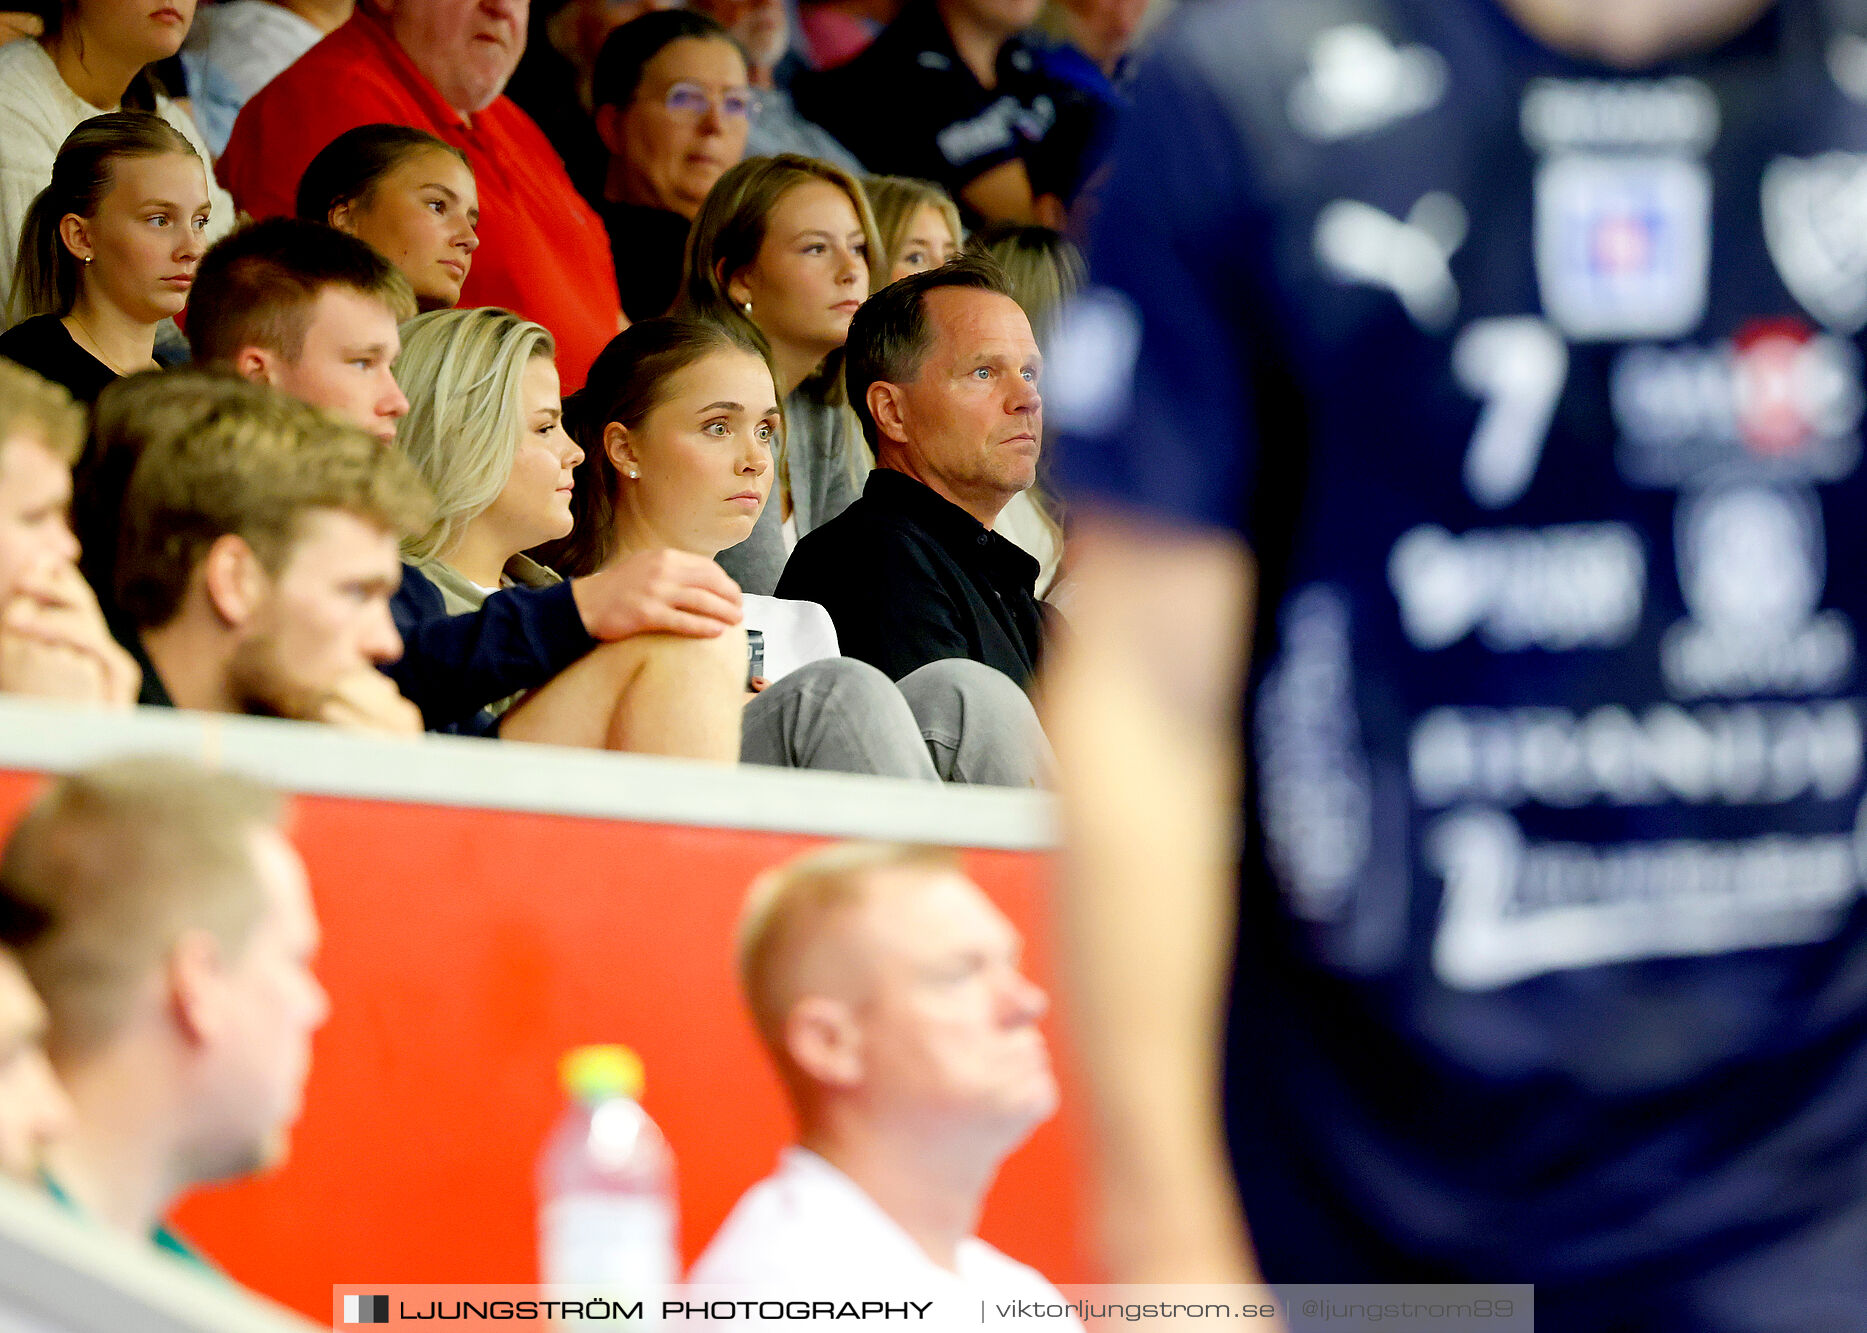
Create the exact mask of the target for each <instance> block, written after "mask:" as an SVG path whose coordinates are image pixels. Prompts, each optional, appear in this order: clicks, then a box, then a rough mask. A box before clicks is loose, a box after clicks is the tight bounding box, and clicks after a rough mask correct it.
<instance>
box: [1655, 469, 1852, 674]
mask: <svg viewBox="0 0 1867 1333" xmlns="http://www.w3.org/2000/svg"><path fill="white" fill-rule="evenodd" d="M1675 527H1676V529H1677V537H1676V544H1677V564H1678V569H1679V587H1680V590H1681V591H1682V592H1683V593H1684V594H1685V602H1686V607H1687V609H1688V610H1689V611H1690V612H1691V618H1690V619H1688V620H1682V621H1680V622H1679V623H1678V624H1677V625H1674V626H1673V627H1672V628H1671V629H1669V630H1668V631H1667V632H1666V635H1665V637H1664V638H1663V639H1662V640H1661V641H1660V666H1661V669H1662V671H1663V672H1664V674H1665V677H1666V684H1667V686H1668V688H1669V689H1671V690H1672V692H1673V693H1674V694H1676V695H1678V696H1680V697H1682V698H1688V699H1690V698H1697V697H1700V696H1704V695H1714V694H1715V695H1727V696H1741V695H1747V694H1816V693H1822V692H1825V691H1828V690H1832V689H1833V688H1834V687H1835V686H1837V685H1838V684H1840V683H1841V682H1842V681H1843V680H1844V679H1846V677H1847V676H1848V674H1849V673H1850V672H1851V671H1852V670H1853V667H1854V627H1853V625H1852V623H1851V622H1850V621H1849V620H1848V618H1847V617H1846V616H1844V615H1843V614H1842V613H1841V612H1839V611H1833V610H1829V611H1818V607H1819V605H1820V602H1821V598H1822V588H1823V585H1824V583H1825V582H1826V577H1827V557H1826V555H1825V553H1824V550H1823V545H1824V543H1823V534H1822V519H1821V510H1820V507H1819V505H1818V504H1817V502H1816V500H1815V497H1814V496H1813V495H1810V494H1807V493H1806V492H1785V491H1780V490H1774V489H1770V488H1766V487H1757V486H1739V487H1731V488H1726V489H1717V490H1712V491H1707V492H1704V493H1700V494H1697V495H1693V496H1689V497H1687V498H1685V499H1682V500H1681V501H1680V503H1679V511H1678V516H1677V519H1676V521H1675Z"/></svg>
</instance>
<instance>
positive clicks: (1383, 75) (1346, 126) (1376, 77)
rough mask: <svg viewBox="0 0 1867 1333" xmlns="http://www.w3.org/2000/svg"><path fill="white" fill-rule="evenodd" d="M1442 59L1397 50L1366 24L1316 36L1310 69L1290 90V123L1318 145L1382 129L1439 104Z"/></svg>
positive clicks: (1427, 50) (1424, 51) (1424, 49)
mask: <svg viewBox="0 0 1867 1333" xmlns="http://www.w3.org/2000/svg"><path fill="white" fill-rule="evenodd" d="M1445 91H1446V61H1445V57H1444V56H1442V55H1440V54H1439V52H1437V51H1435V50H1433V49H1432V48H1431V47H1430V46H1419V45H1411V46H1403V47H1397V46H1395V45H1394V44H1393V43H1392V42H1391V41H1389V40H1388V38H1387V36H1386V34H1384V33H1382V32H1381V31H1380V30H1379V29H1377V28H1372V27H1369V26H1368V25H1367V24H1365V23H1346V24H1343V25H1341V26H1340V27H1335V28H1329V29H1326V30H1325V31H1323V32H1321V33H1319V34H1317V37H1316V40H1315V41H1314V42H1312V43H1311V44H1310V50H1309V69H1308V70H1307V71H1306V72H1305V73H1304V75H1303V77H1302V78H1300V79H1298V80H1297V82H1296V84H1295V86H1294V87H1292V88H1291V90H1290V103H1289V111H1290V123H1291V124H1292V125H1294V126H1296V128H1297V130H1298V131H1299V132H1300V133H1302V134H1305V135H1307V136H1309V137H1310V138H1311V139H1314V140H1316V141H1317V142H1319V143H1334V142H1336V141H1337V140H1340V139H1352V138H1356V137H1357V136H1360V135H1365V134H1373V133H1376V132H1377V131H1380V130H1384V129H1386V128H1387V127H1388V126H1389V125H1392V124H1394V123H1395V122H1396V121H1400V120H1405V119H1407V118H1408V117H1410V116H1416V115H1418V114H1420V113H1421V112H1422V111H1427V110H1430V109H1431V108H1433V107H1435V106H1437V105H1438V104H1439V100H1440V98H1442V97H1443V96H1444V95H1445Z"/></svg>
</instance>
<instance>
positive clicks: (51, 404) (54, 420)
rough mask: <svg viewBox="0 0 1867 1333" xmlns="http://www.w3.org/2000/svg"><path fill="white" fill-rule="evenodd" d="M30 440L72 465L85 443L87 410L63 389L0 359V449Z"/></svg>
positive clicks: (23, 368) (21, 367) (3, 358)
mask: <svg viewBox="0 0 1867 1333" xmlns="http://www.w3.org/2000/svg"><path fill="white" fill-rule="evenodd" d="M14 440H31V441H32V442H33V443H35V444H38V445H42V446H43V447H44V448H45V450H46V452H48V453H50V454H51V455H52V456H53V457H54V458H57V459H59V460H60V461H62V462H64V463H66V464H70V463H74V462H76V461H77V459H78V449H79V446H81V445H82V444H83V443H84V409H83V408H81V407H79V406H78V405H77V404H75V403H73V402H72V401H71V395H70V394H69V393H67V392H65V389H64V386H62V385H58V384H54V383H52V382H51V381H50V380H48V379H45V378H43V377H42V376H39V375H35V374H34V373H33V372H32V371H30V370H27V369H26V368H25V367H24V366H21V365H16V364H14V363H13V362H11V361H8V360H7V359H6V358H5V357H0V448H4V447H5V446H6V445H8V444H10V443H11V442H13V441H14Z"/></svg>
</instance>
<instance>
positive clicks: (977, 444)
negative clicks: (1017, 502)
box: [778, 256, 1044, 685]
mask: <svg viewBox="0 0 1867 1333" xmlns="http://www.w3.org/2000/svg"><path fill="white" fill-rule="evenodd" d="M846 355H847V362H846V365H847V371H846V373H847V375H848V378H849V400H850V402H851V404H852V405H853V406H854V407H855V409H856V415H857V416H858V417H859V418H860V419H861V421H862V429H863V433H864V434H865V435H867V437H868V440H869V447H870V448H872V449H873V450H874V451H875V462H876V469H875V471H874V472H873V473H871V474H870V476H869V481H868V485H867V486H866V487H865V488H864V490H863V492H862V498H861V499H859V500H857V501H856V502H855V503H854V504H852V505H851V506H850V507H849V508H848V509H846V510H844V511H843V513H842V514H840V515H839V516H838V517H836V518H834V519H832V520H831V521H830V522H828V523H826V524H824V525H823V526H822V527H820V528H818V529H817V530H816V531H814V532H812V533H810V534H809V535H808V536H806V537H805V538H804V539H803V540H802V541H801V542H799V543H798V545H797V549H796V551H794V552H792V555H791V559H790V562H789V563H788V564H786V566H785V570H784V577H783V578H782V579H780V580H779V582H778V596H780V597H787V598H794V599H796V600H799V601H807V602H817V603H819V604H821V605H822V606H824V607H825V608H827V609H828V610H829V612H830V618H831V619H832V620H834V621H835V622H836V634H837V638H838V640H839V641H840V643H841V646H842V650H843V652H844V653H845V654H846V655H848V656H850V657H856V658H860V659H862V660H863V661H865V662H872V663H874V664H875V665H876V666H878V667H880V668H881V669H882V670H883V671H885V672H887V673H888V674H889V675H890V676H892V677H893V678H895V679H896V680H899V679H900V678H901V677H903V676H905V675H907V674H908V673H909V672H910V671H913V670H915V669H916V668H918V667H922V666H925V665H926V664H927V663H929V662H937V661H940V660H942V659H944V658H950V657H961V658H970V659H972V660H973V661H975V662H983V663H985V665H987V666H990V667H996V668H997V669H998V670H1000V671H1002V672H1004V673H1005V674H1006V675H1008V676H1010V677H1011V678H1012V679H1013V680H1015V681H1017V682H1018V683H1019V684H1021V685H1028V684H1029V683H1030V679H1031V676H1032V674H1033V672H1034V671H1035V670H1036V666H1037V658H1038V647H1039V644H1040V642H1041V640H1042V637H1043V609H1042V604H1041V603H1040V602H1039V601H1038V600H1037V596H1036V592H1035V586H1036V583H1037V561H1035V560H1033V559H1032V558H1031V557H1030V556H1028V555H1026V554H1025V553H1024V552H1023V551H1021V550H1020V549H1018V547H1016V546H1014V545H1013V544H1012V543H1011V542H1010V541H1008V540H1006V539H1005V538H1003V537H1001V536H999V535H998V534H997V533H995V532H993V531H992V525H993V523H995V522H996V521H997V519H998V515H999V511H1000V510H1002V509H1003V508H1004V507H1005V505H1006V504H1007V503H1009V502H1010V500H1011V497H1012V496H1014V495H1016V494H1017V493H1018V492H1019V491H1022V490H1027V489H1029V488H1030V486H1031V484H1032V483H1033V482H1034V481H1035V480H1036V479H1037V453H1038V444H1039V441H1040V440H1041V439H1042V438H1043V433H1044V415H1043V399H1042V398H1040V397H1039V396H1038V393H1037V377H1038V370H1039V367H1040V365H1041V358H1040V357H1039V355H1038V351H1037V343H1036V341H1035V340H1034V339H1033V338H1032V337H1031V326H1030V323H1029V321H1027V320H1026V319H1025V317H1024V312H1023V311H1022V310H1021V309H1019V307H1018V303H1017V302H1016V301H1014V300H1012V299H1011V297H1010V296H1009V295H1008V294H1007V291H1006V286H1005V279H1004V275H1003V274H1002V273H1001V272H1000V271H999V270H998V267H997V266H996V265H995V264H993V263H992V262H991V261H990V260H988V259H980V258H975V257H971V256H968V257H965V258H962V259H957V260H955V261H953V262H952V263H950V264H947V265H946V266H945V267H943V268H938V269H933V270H930V271H928V272H925V273H917V274H914V275H913V276H911V277H908V278H904V279H902V280H901V281H900V282H897V283H894V284H893V285H891V286H889V287H886V288H883V289H882V291H880V292H878V293H877V294H876V295H874V296H872V297H870V298H869V300H868V301H867V302H866V303H865V304H864V305H863V307H862V308H861V309H860V310H858V311H857V312H856V317H855V320H854V322H853V323H851V325H850V329H849V342H848V344H847V353H846Z"/></svg>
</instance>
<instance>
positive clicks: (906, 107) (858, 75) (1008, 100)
mask: <svg viewBox="0 0 1867 1333" xmlns="http://www.w3.org/2000/svg"><path fill="white" fill-rule="evenodd" d="M1048 49H1049V41H1048V39H1047V38H1045V37H1043V36H1042V35H1041V34H1039V33H1035V32H1026V33H1021V34H1019V35H1018V36H1015V37H1013V38H1011V39H1010V40H1008V41H1007V42H1006V43H1005V44H1004V46H1002V47H1000V48H999V52H998V68H997V86H996V87H995V88H992V89H989V90H988V89H987V88H985V87H984V86H983V85H982V84H981V83H980V82H979V80H978V78H977V76H975V75H974V74H973V72H972V70H971V69H969V68H968V67H967V65H966V63H965V62H964V61H963V60H961V59H960V58H959V53H958V52H957V51H956V50H954V47H953V39H952V37H951V36H950V35H949V34H948V33H947V30H946V24H945V23H943V22H942V21H941V19H940V14H939V11H938V10H937V9H935V8H934V4H933V0H914V2H913V3H911V4H909V5H908V7H907V8H905V9H904V10H902V11H901V16H900V17H899V18H897V19H896V20H895V21H894V22H893V23H891V24H889V26H888V27H887V28H886V29H885V30H884V31H883V32H882V34H881V35H880V36H879V37H877V38H876V39H875V40H874V42H872V43H870V45H869V47H868V48H867V49H866V50H864V51H863V52H862V54H861V55H859V56H857V57H856V58H855V59H854V60H852V61H850V62H849V63H848V64H846V65H842V66H839V67H837V68H836V69H832V70H826V71H824V72H822V73H819V74H800V75H799V76H798V77H797V81H796V83H795V84H794V86H793V87H792V90H791V96H792V100H793V102H794V103H795V104H796V107H797V110H798V113H799V114H800V115H802V116H803V117H804V118H805V119H806V120H812V121H815V122H816V123H817V124H819V125H821V126H823V128H824V129H826V130H828V131H829V132H830V133H831V134H833V135H835V136H836V137H837V138H838V139H839V140H841V141H842V143H843V144H844V145H845V146H846V147H847V148H848V149H849V151H850V152H852V153H854V154H855V155H856V156H857V157H859V158H861V159H862V161H863V162H865V163H867V164H868V166H869V167H870V168H871V169H872V170H874V171H877V172H881V173H885V174H892V175H899V176H917V177H920V178H922V179H924V180H931V181H938V182H939V183H940V184H941V185H944V186H945V187H946V188H947V189H948V190H949V191H950V192H951V193H952V194H954V195H955V196H957V195H958V194H959V191H960V189H961V188H962V187H964V186H965V185H967V184H968V183H969V182H971V181H973V180H975V179H977V178H978V177H979V176H982V175H984V174H985V173H986V172H987V171H990V170H991V169H992V168H993V167H996V166H999V165H1000V164H1002V163H1005V162H1009V161H1012V160H1013V159H1014V158H1015V159H1022V160H1023V162H1024V166H1025V170H1026V171H1027V172H1029V174H1030V177H1031V188H1032V189H1033V191H1035V192H1036V193H1038V194H1054V195H1057V196H1059V197H1060V198H1062V199H1064V200H1066V201H1067V200H1068V199H1070V198H1071V197H1072V196H1074V194H1075V193H1076V191H1077V189H1078V187H1079V186H1080V185H1081V184H1082V182H1083V180H1084V178H1085V177H1086V176H1087V175H1088V174H1089V171H1090V169H1091V168H1092V167H1093V165H1094V164H1093V163H1092V162H1091V161H1089V158H1090V156H1091V150H1092V147H1094V146H1096V145H1098V144H1100V143H1101V142H1102V141H1103V140H1104V139H1105V137H1106V136H1105V134H1104V133H1103V129H1104V122H1105V120H1106V118H1107V116H1108V114H1109V112H1108V108H1107V107H1105V106H1103V105H1101V104H1100V103H1099V102H1098V101H1097V99H1096V98H1094V97H1092V96H1090V95H1089V94H1088V93H1086V92H1085V91H1084V90H1082V89H1081V88H1079V87H1077V86H1075V85H1074V84H1072V83H1070V82H1068V81H1066V80H1063V79H1059V78H1057V77H1055V76H1054V75H1052V74H1051V73H1050V72H1049V71H1048V70H1047V69H1046V68H1045V65H1046V61H1045V59H1044V56H1045V54H1046V52H1047V51H1048ZM877 107H886V108H888V114H886V115H877V114H876V112H875V108H877Z"/></svg>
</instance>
